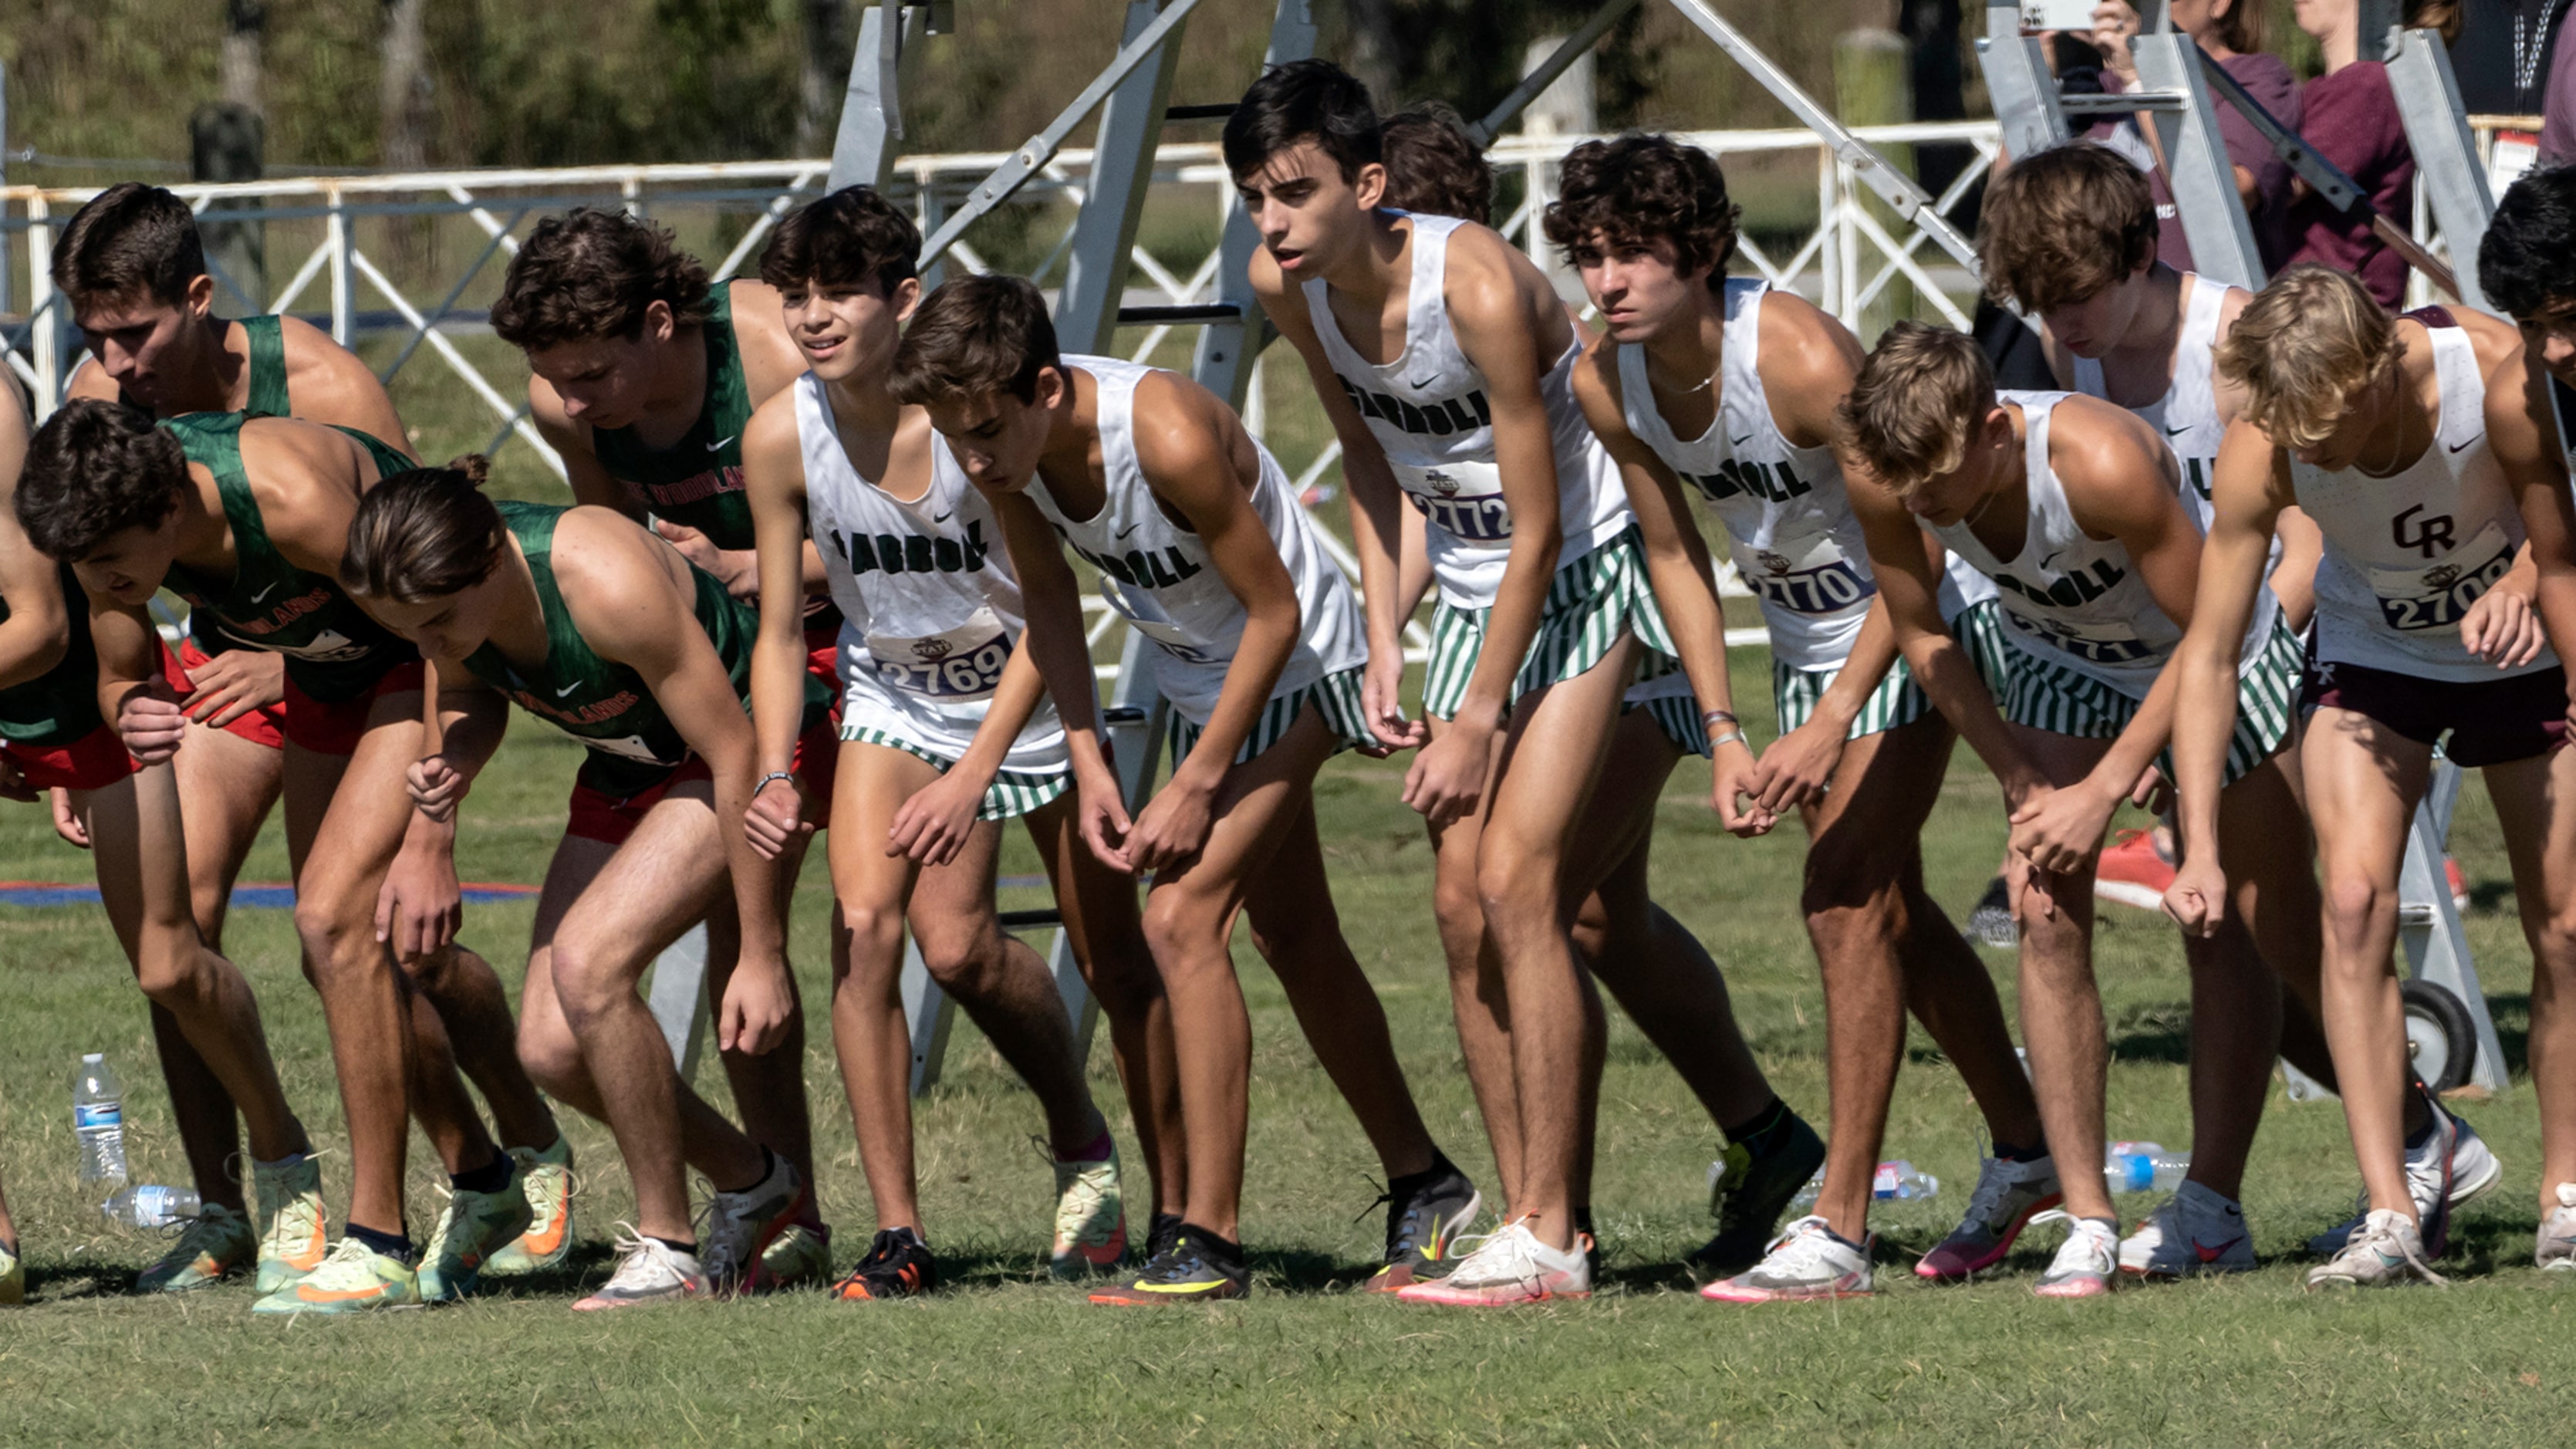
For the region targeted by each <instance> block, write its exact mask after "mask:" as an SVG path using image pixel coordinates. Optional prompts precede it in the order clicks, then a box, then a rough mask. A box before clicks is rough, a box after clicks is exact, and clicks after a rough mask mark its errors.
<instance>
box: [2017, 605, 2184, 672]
mask: <svg viewBox="0 0 2576 1449" xmlns="http://www.w3.org/2000/svg"><path fill="white" fill-rule="evenodd" d="M2004 617H2005V618H2007V619H2009V620H2011V621H2012V623H2013V626H2014V627H2015V628H2017V629H2019V630H2021V632H2023V633H2025V634H2028V635H2030V636H2031V637H2032V638H2034V639H2036V640H2039V641H2041V642H2042V643H2045V644H2047V645H2048V646H2049V647H2050V648H2052V649H2055V650H2057V651H2058V652H2059V653H2062V654H2068V655H2072V656H2073V657H2075V658H2077V659H2081V660H2083V661H2085V662H2086V663H2088V664H2135V663H2137V662H2138V661H2139V660H2142V659H2149V658H2153V657H2154V655H2155V652H2156V651H2155V646H2154V645H2152V644H2149V643H2148V642H2147V641H2146V640H2144V639H2141V638H2139V637H2138V635H2137V632H2136V631H2135V630H2133V629H2130V628H2129V627H2128V626H2126V625H2123V624H2116V623H2112V622H2110V621H2109V620H2087V621H2086V622H2085V624H2084V627H2083V628H2081V629H2078V628H2076V627H2075V626H2074V625H2072V624H2068V623H2065V622H2062V621H2060V620H2057V619H2034V618H2032V617H2031V616H2029V615H2028V614H2023V613H2019V612H2016V611H2015V610H2013V609H2011V608H2010V607H2007V608H2006V609H2005V610H2004Z"/></svg>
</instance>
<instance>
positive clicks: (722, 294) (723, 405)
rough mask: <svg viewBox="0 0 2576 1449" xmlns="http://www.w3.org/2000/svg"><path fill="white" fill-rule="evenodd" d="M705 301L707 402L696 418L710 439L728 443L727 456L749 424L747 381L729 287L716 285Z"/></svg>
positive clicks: (738, 444)
mask: <svg viewBox="0 0 2576 1449" xmlns="http://www.w3.org/2000/svg"><path fill="white" fill-rule="evenodd" d="M707 300H708V303H709V307H710V310H709V312H708V314H707V327H706V332H707V401H706V406H705V408H703V409H702V410H701V411H700V413H699V417H700V419H701V420H703V421H704V422H705V423H706V425H707V426H708V427H709V428H710V429H712V430H713V431H712V432H710V434H709V436H710V437H715V438H721V439H727V440H729V442H728V445H727V447H726V450H725V451H726V452H727V454H728V455H730V454H731V453H732V452H733V451H734V450H735V449H738V448H740V447H741V446H742V429H743V425H744V424H745V423H748V422H750V421H751V379H750V378H749V377H748V376H746V375H745V374H744V372H743V368H742V340H741V339H740V338H738V337H736V336H735V335H734V330H733V286H732V284H731V283H729V282H718V283H716V285H715V290H714V292H713V293H712V294H711V295H710V296H709V297H708V299H707Z"/></svg>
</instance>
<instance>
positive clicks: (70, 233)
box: [53, 181, 206, 307]
mask: <svg viewBox="0 0 2576 1449" xmlns="http://www.w3.org/2000/svg"><path fill="white" fill-rule="evenodd" d="M205 274H206V246H205V242H204V240H203V239H202V238H201V237H200V236H199V235H198V233H197V216H196V213H194V212H192V211H190V210H188V203H186V202H184V201H181V200H180V199H179V198H178V197H177V196H176V195H174V194H172V193H171V192H170V191H168V190H166V189H164V188H162V187H158V186H146V185H144V184H143V183H141V182H139V181H120V182H118V183H117V184H115V185H114V186H111V187H109V188H107V189H106V190H105V191H102V192H100V193H99V194H98V195H96V196H93V197H91V198H90V199H89V200H88V201H86V202H84V203H82V205H81V209H80V210H78V211H75V212H73V213H72V219H71V220H70V221H68V222H66V223H64V224H63V233H62V239H61V240H60V241H57V242H55V243H54V255H53V278H54V286H55V287H56V288H57V289H58V290H61V291H63V292H67V293H69V294H70V295H71V299H72V305H73V306H75V307H78V306H80V305H81V304H83V303H84V302H86V301H88V300H90V299H92V298H97V299H102V300H104V299H108V298H117V299H122V298H126V297H131V296H133V295H134V294H135V293H137V292H143V293H147V294H149V295H150V296H151V297H152V298H153V299H154V300H156V301H161V302H166V303H168V304H169V305H171V306H173V307H176V306H178V305H180V304H181V303H183V302H185V301H187V300H188V288H189V286H190V284H192V283H194V282H195V281H196V280H197V279H198V278H199V277H202V276H204V275H205Z"/></svg>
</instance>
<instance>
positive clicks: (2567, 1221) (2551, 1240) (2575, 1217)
mask: <svg viewBox="0 0 2576 1449" xmlns="http://www.w3.org/2000/svg"><path fill="white" fill-rule="evenodd" d="M2556 1196H2557V1198H2558V1206H2556V1207H2554V1208H2551V1209H2550V1210H2549V1216H2548V1217H2546V1218H2543V1219H2542V1220H2541V1223H2540V1232H2539V1234H2538V1241H2537V1243H2536V1244H2535V1246H2534V1247H2533V1248H2532V1253H2531V1260H2532V1261H2533V1262H2535V1263H2537V1264H2539V1265H2540V1266H2541V1267H2543V1268H2546V1269H2548V1270H2550V1271H2552V1272H2557V1273H2564V1272H2569V1271H2571V1270H2576V1182H2562V1183H2560V1184H2558V1191H2557V1194H2556Z"/></svg>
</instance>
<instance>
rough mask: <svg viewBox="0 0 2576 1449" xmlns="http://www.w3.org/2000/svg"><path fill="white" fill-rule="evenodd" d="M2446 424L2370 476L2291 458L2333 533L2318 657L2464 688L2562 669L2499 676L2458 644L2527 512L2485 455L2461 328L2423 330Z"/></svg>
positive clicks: (2310, 509) (2508, 557)
mask: <svg viewBox="0 0 2576 1449" xmlns="http://www.w3.org/2000/svg"><path fill="white" fill-rule="evenodd" d="M2424 334H2425V336H2426V337H2428V338H2430V339H2431V341H2432V346H2433V375H2434V382H2435V386H2437V387H2438V388H2439V389H2440V390H2441V402H2440V407H2441V422H2440V423H2439V425H2438V426H2437V427H2436V428H2435V429H2434V433H2433V442H2432V445H2431V446H2430V447H2428V448H2426V449H2425V450H2424V456H2423V457H2421V458H2418V459H2416V460H2415V462H2414V463H2413V464H2412V465H2411V466H2409V467H2407V468H2406V469H2404V470H2402V471H2400V472H2398V473H2396V474H2393V475H2391V476H2389V477H2386V478H2374V477H2372V476H2371V475H2369V474H2368V473H2365V472H2362V471H2361V470H2360V469H2359V468H2347V469H2345V470H2343V471H2342V472H2339V473H2327V472H2322V471H2320V470H2318V469H2316V468H2312V467H2310V466H2308V465H2307V464H2305V463H2301V462H2299V461H2297V460H2296V459H2292V460H2291V463H2290V481H2291V484H2292V485H2293V486H2294V487H2295V488H2296V489H2297V490H2298V496H2299V507H2300V508H2302V509H2304V510H2306V512H2307V515H2308V516H2309V517H2310V518H2313V519H2315V520H2316V522H2317V527H2318V528H2319V529H2320V530H2322V531H2323V532H2324V533H2325V536H2326V551H2325V557H2324V559H2322V560H2321V561H2319V563H2318V564H2317V625H2316V657H2317V658H2318V660H2320V661H2321V662H2330V663H2337V664H2359V665H2363V666H2365V667H2368V668H2371V669H2386V670H2391V671H2394V672H2396V673H2399V674H2411V675H2414V676H2415V677H2417V678H2419V679H2437V680H2449V681H2456V682H2463V683H2465V682H2469V681H2475V680H2488V679H2501V678H2509V677H2511V676H2513V675H2516V674H2529V673H2532V672H2534V671H2537V670H2542V669H2551V668H2555V667H2556V666H2557V663H2558V659H2557V656H2555V655H2554V654H2552V653H2550V652H2549V651H2548V650H2546V649H2543V650H2542V651H2541V652H2540V656H2539V657H2538V658H2536V659H2534V660H2533V661H2532V662H2530V663H2529V664H2526V665H2524V666H2522V667H2521V668H2520V669H2498V668H2497V667H2496V666H2494V665H2492V664H2489V663H2487V662H2486V661H2484V660H2482V659H2479V658H2477V657H2475V656H2474V655H2472V654H2470V653H2469V652H2468V651H2467V650H2466V649H2464V648H2462V647H2461V645H2460V619H2461V617H2462V616H2463V615H2465V614H2467V613H2468V611H2469V606H2470V605H2472V604H2474V603H2476V602H2477V601H2478V599H2479V597H2480V596H2482V595H2483V594H2485V593H2486V591H2487V590H2489V589H2491V588H2493V587H2495V582H2496V580H2498V579H2500V578H2503V577H2504V575H2505V572H2506V571H2507V570H2509V569H2511V568H2512V567H2513V560H2514V555H2515V554H2516V553H2518V552H2520V551H2521V548H2522V539H2523V533H2522V514H2521V512H2520V511H2519V510H2518V509H2517V508H2516V507H2515V506H2514V500H2513V493H2512V490H2511V489H2510V488H2508V487H2507V486H2506V484H2505V478H2504V468H2503V466H2502V465H2501V464H2499V463H2497V462H2496V460H2495V455H2494V454H2493V453H2491V452H2489V451H2488V449H2487V420H2486V382H2485V379H2484V378H2482V377H2481V376H2480V375H2479V373H2478V358H2477V350H2476V349H2475V348H2474V347H2473V346H2471V344H2470V342H2469V335H2468V334H2467V333H2466V332H2463V331H2461V330H2460V329H2459V328H2458V327H2455V326H2447V327H2434V326H2426V327H2425V329H2424Z"/></svg>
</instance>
